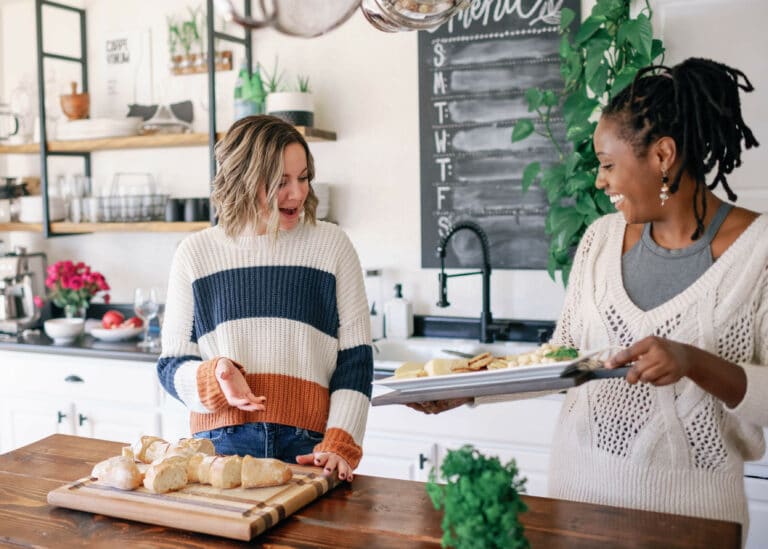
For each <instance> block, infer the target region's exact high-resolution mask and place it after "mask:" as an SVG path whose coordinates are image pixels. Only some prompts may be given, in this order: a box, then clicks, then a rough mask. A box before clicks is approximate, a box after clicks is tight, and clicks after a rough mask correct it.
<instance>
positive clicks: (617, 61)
mask: <svg viewBox="0 0 768 549" xmlns="http://www.w3.org/2000/svg"><path fill="white" fill-rule="evenodd" d="M651 15H652V12H651V7H650V4H649V3H648V1H647V0H646V2H645V6H644V7H643V8H642V9H641V10H640V12H639V13H638V14H637V15H636V16H635V17H632V16H631V15H630V0H597V2H596V3H595V5H594V7H593V8H592V12H591V13H590V15H589V17H587V18H586V19H585V20H584V21H583V22H582V23H581V25H580V27H579V29H578V31H576V33H575V35H574V36H573V37H571V31H570V26H571V23H572V21H573V20H574V18H575V16H576V14H575V13H574V12H573V10H570V9H568V8H563V10H562V12H561V16H560V17H561V18H560V32H561V34H563V37H562V40H561V42H560V52H559V53H560V72H561V74H562V76H563V79H564V81H565V86H564V88H563V90H562V92H556V91H553V90H543V89H540V88H531V89H529V90H527V92H526V94H525V98H526V100H527V102H528V110H529V112H535V113H536V115H537V117H538V120H537V121H536V122H537V123H536V124H534V121H532V120H529V119H523V120H518V121H517V122H516V124H515V126H514V129H513V131H512V141H519V140H522V139H525V138H526V137H528V136H529V135H531V134H532V133H534V132H536V133H539V134H541V135H544V136H545V137H547V138H548V139H549V140H550V141H551V142H552V143H553V146H554V148H555V151H556V155H557V158H556V160H555V162H553V163H552V164H551V165H549V166H546V167H545V166H542V165H541V164H540V163H539V162H532V163H530V164H528V165H527V166H526V168H525V169H524V171H523V180H522V186H523V191H524V192H525V191H527V190H528V188H530V186H531V185H533V184H537V185H540V186H541V187H542V188H543V189H544V190H545V191H546V194H547V201H548V202H549V212H548V213H547V219H546V224H545V230H546V232H547V234H548V235H549V236H550V248H549V261H548V265H547V271H548V272H549V276H550V277H551V278H552V279H553V280H554V279H555V273H556V272H557V271H560V272H561V276H562V281H563V285H567V283H568V275H569V273H570V270H571V264H572V260H573V252H574V250H575V248H576V246H577V244H578V243H579V240H581V237H582V235H583V234H584V231H585V230H586V228H587V227H588V226H589V224H590V223H592V221H594V220H595V219H597V218H598V217H600V216H602V215H604V214H606V213H608V212H612V211H614V209H613V206H612V205H611V203H610V201H609V200H608V197H607V196H606V195H605V193H603V192H601V191H598V190H597V189H596V188H595V185H594V182H595V177H596V176H597V169H598V166H599V162H598V159H597V157H596V156H595V151H594V149H593V147H592V134H593V133H594V130H595V126H596V125H597V121H596V120H597V115H598V113H599V108H600V107H602V106H604V105H605V104H606V103H607V102H608V101H609V100H610V98H612V97H613V96H614V95H616V94H617V93H619V92H620V91H621V90H622V89H624V88H625V87H626V86H628V85H629V84H630V83H631V82H632V80H633V78H634V77H635V74H636V73H637V71H638V70H639V69H640V68H642V67H645V66H647V65H650V64H652V63H653V62H655V61H656V60H657V59H658V58H659V57H662V56H663V54H664V46H663V44H662V42H661V41H660V40H657V39H654V38H653V30H652V27H651ZM560 117H562V119H563V121H564V123H565V138H566V140H567V142H568V143H567V144H563V143H561V142H560V141H559V140H558V139H557V138H556V136H555V134H554V132H553V124H554V122H555V120H557V119H558V118H560Z"/></svg>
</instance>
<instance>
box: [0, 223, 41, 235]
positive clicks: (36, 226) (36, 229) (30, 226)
mask: <svg viewBox="0 0 768 549" xmlns="http://www.w3.org/2000/svg"><path fill="white" fill-rule="evenodd" d="M6 231H8V232H9V231H26V232H30V233H41V232H43V224H42V223H19V222H18V221H15V222H13V223H0V232H6Z"/></svg>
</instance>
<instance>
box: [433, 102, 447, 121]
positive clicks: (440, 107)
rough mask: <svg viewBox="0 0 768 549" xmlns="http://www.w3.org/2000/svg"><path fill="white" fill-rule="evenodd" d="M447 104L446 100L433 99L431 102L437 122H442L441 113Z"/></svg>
mask: <svg viewBox="0 0 768 549" xmlns="http://www.w3.org/2000/svg"><path fill="white" fill-rule="evenodd" d="M447 104H448V102H447V101H435V102H434V103H433V105H434V107H435V108H436V109H437V123H438V124H442V123H443V119H444V116H443V113H444V112H445V111H444V110H443V109H444V107H445V106H446V105H447Z"/></svg>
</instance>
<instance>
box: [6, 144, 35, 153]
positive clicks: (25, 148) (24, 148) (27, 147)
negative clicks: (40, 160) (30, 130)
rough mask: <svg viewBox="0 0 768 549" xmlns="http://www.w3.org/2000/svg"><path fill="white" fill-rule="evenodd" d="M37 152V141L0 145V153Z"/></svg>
mask: <svg viewBox="0 0 768 549" xmlns="http://www.w3.org/2000/svg"><path fill="white" fill-rule="evenodd" d="M39 152H40V144H39V143H25V144H24V145H0V154H31V153H39Z"/></svg>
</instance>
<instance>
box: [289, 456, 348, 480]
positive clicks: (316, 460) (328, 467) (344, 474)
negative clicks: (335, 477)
mask: <svg viewBox="0 0 768 549" xmlns="http://www.w3.org/2000/svg"><path fill="white" fill-rule="evenodd" d="M296 463H298V464H299V465H315V466H318V467H322V468H323V474H324V475H325V476H331V475H332V474H333V472H334V471H335V470H336V469H338V470H339V478H340V479H341V480H348V481H350V482H352V478H353V477H354V474H353V473H352V467H350V466H349V463H347V461H346V460H345V459H344V458H343V457H341V456H340V455H338V454H334V453H333V452H314V453H312V454H304V455H303V456H296Z"/></svg>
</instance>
